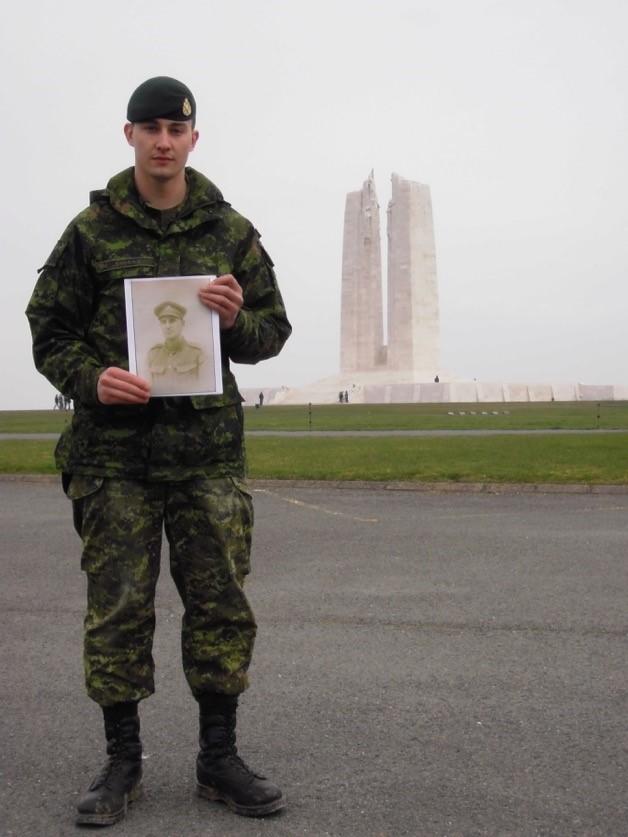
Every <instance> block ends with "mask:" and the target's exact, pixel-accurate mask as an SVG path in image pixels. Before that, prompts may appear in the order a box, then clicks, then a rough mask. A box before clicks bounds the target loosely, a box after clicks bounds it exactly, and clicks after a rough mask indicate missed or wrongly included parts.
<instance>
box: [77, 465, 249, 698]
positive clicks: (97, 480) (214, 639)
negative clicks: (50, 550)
mask: <svg viewBox="0 0 628 837" xmlns="http://www.w3.org/2000/svg"><path fill="white" fill-rule="evenodd" d="M67 494H68V496H69V497H70V498H71V499H72V500H73V506H74V521H75V526H76V529H77V531H78V533H79V535H80V536H81V539H82V541H83V555H82V559H81V567H82V569H83V570H84V571H85V573H86V575H87V612H86V616H85V646H84V661H85V679H86V684H87V692H88V694H89V696H90V697H91V698H92V699H93V700H95V701H96V702H97V703H99V704H100V705H101V706H109V705H111V704H114V703H119V702H122V701H131V700H133V701H136V700H141V699H142V698H145V697H148V696H149V695H151V694H152V693H153V691H154V676H153V674H154V663H153V657H152V645H153V633H154V628H155V607H154V601H155V587H156V584H157V578H158V576H159V565H160V556H161V541H162V530H164V529H165V533H166V537H167V539H168V543H169V546H170V572H171V575H172V578H173V579H174V582H175V584H176V587H177V590H178V591H179V595H180V596H181V600H182V602H183V606H184V614H183V621H182V657H183V669H184V671H185V675H186V678H187V680H188V683H189V685H190V688H191V690H192V693H193V694H194V696H195V697H197V698H198V697H200V696H201V695H203V694H205V693H207V692H222V693H225V694H238V693H240V692H241V691H243V690H244V689H245V688H246V687H247V685H248V679H247V669H248V667H249V663H250V660H251V654H252V651H253V643H254V640H255V632H256V625H255V619H254V616H253V613H252V611H251V607H250V605H249V603H248V601H247V599H246V596H245V595H244V592H243V589H242V586H243V582H244V578H245V576H246V575H247V573H248V572H249V568H250V565H249V555H250V546H251V529H252V525H253V506H252V502H251V497H250V495H249V494H248V492H247V491H246V489H245V488H244V486H243V484H242V482H241V481H240V480H237V479H234V478H229V477H225V478H218V479H198V480H189V481H185V482H163V483H160V482H153V483H149V482H141V481H136V480H119V479H107V478H102V477H86V476H80V475H75V476H73V477H72V478H71V481H70V483H69V486H68V488H67Z"/></svg>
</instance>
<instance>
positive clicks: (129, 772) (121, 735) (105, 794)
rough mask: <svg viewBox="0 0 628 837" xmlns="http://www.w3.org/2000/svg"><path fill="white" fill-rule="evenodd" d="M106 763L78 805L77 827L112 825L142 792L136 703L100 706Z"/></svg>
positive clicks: (140, 748)
mask: <svg viewBox="0 0 628 837" xmlns="http://www.w3.org/2000/svg"><path fill="white" fill-rule="evenodd" d="M103 714H104V716H105V735H106V737H107V755H108V756H109V759H108V760H107V763H106V764H105V766H104V767H103V769H102V770H101V772H100V773H99V775H98V776H97V777H96V778H95V779H94V781H93V782H92V783H91V785H90V786H89V790H88V791H87V793H86V794H85V796H84V797H83V799H81V801H80V802H79V804H78V806H77V808H78V816H77V818H76V824H77V825H113V823H114V822H118V820H121V819H122V817H124V815H125V814H126V808H127V804H128V803H129V802H132V801H133V800H135V799H137V798H138V797H139V796H140V795H141V792H142V744H141V742H140V719H139V717H138V714H137V703H120V704H117V705H116V706H106V707H103Z"/></svg>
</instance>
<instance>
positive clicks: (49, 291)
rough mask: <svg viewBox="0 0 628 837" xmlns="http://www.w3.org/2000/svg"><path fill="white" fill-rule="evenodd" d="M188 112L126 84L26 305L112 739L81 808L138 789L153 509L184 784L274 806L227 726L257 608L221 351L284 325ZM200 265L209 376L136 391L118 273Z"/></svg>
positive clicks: (99, 813)
mask: <svg viewBox="0 0 628 837" xmlns="http://www.w3.org/2000/svg"><path fill="white" fill-rule="evenodd" d="M195 115H196V105H195V101H194V97H193V96H192V93H191V92H190V90H189V89H188V88H187V87H186V86H185V85H183V84H182V83H181V82H179V81H177V80H175V79H172V78H167V77H157V78H152V79H149V80H148V81H146V82H144V83H143V84H142V85H140V87H138V88H137V90H135V92H134V93H133V94H132V96H131V98H130V101H129V104H128V110H127V119H128V122H127V124H126V125H125V126H124V133H125V136H126V139H127V141H128V143H129V145H130V146H131V147H132V148H133V150H134V155H135V166H134V167H133V168H130V169H128V170H126V171H123V172H121V173H120V174H117V175H115V176H114V177H113V178H112V179H111V180H110V181H109V183H108V185H107V188H106V189H104V190H102V191H99V192H93V193H92V195H91V203H90V206H89V207H88V208H87V209H85V210H84V211H83V212H81V213H80V214H79V215H78V216H77V217H76V218H75V219H74V220H73V221H72V222H71V223H70V225H69V226H68V228H67V229H66V231H65V232H64V234H63V236H62V237H61V239H60V240H59V242H58V244H57V245H56V247H55V248H54V250H53V252H52V254H51V255H50V257H49V258H48V261H47V262H46V264H45V266H44V267H43V268H42V271H41V274H40V276H39V279H38V282H37V284H36V287H35V290H34V292H33V295H32V298H31V300H30V302H29V305H28V308H27V312H26V313H27V316H28V319H29V322H30V326H31V331H32V334H33V355H34V359H35V364H36V366H37V368H38V369H39V370H40V371H41V372H42V373H43V374H44V375H45V376H46V377H47V378H48V379H49V380H50V382H51V383H52V384H53V385H54V386H55V387H56V388H57V389H58V390H60V391H61V392H62V393H63V394H64V395H65V396H67V397H69V398H72V399H73V401H74V405H75V414H74V418H73V421H72V425H71V428H70V429H69V430H68V431H67V432H65V433H64V434H63V435H62V437H61V439H60V441H59V444H58V446H57V451H56V458H57V465H58V467H59V468H60V470H61V471H62V478H63V485H64V488H65V491H66V493H67V495H68V497H70V498H71V500H72V502H73V513H74V523H75V527H76V529H77V531H78V533H79V535H80V537H81V539H82V542H83V554H82V560H81V566H82V569H83V570H84V571H85V573H86V575H87V582H88V590H87V599H88V600H87V612H86V616H85V645H84V662H85V676H86V684H87V692H88V694H89V696H90V697H91V698H92V699H93V700H95V701H96V702H97V703H98V704H99V705H100V706H101V707H102V710H103V715H104V724H105V735H106V741H107V753H108V756H109V759H108V761H107V763H106V765H105V768H104V769H103V771H102V772H101V774H100V775H99V776H98V777H97V778H96V779H95V780H94V782H93V783H92V785H91V786H90V788H89V790H88V792H87V794H86V796H85V797H84V798H83V799H82V800H81V801H80V803H79V805H78V817H77V823H79V824H96V825H108V824H111V823H114V822H116V821H118V820H119V819H121V818H122V817H123V816H124V814H125V812H126V805H127V802H129V801H131V800H133V799H135V798H136V797H137V796H138V795H139V792H140V789H141V772H142V768H141V752H142V748H141V743H140V739H139V728H140V727H139V717H138V711H137V707H138V703H139V701H140V700H142V699H144V698H146V697H148V696H149V695H151V694H152V692H153V691H154V682H153V659H152V654H151V650H152V640H153V630H154V624H155V612H154V594H155V585H156V582H157V576H158V572H159V559H160V552H161V537H162V529H163V528H164V527H165V532H166V535H167V538H168V542H169V546H170V570H171V574H172V577H173V579H174V581H175V584H176V586H177V589H178V591H179V594H180V596H181V599H182V601H183V605H184V616H183V626H182V655H183V667H184V671H185V675H186V677H187V680H188V683H189V685H190V688H191V690H192V693H193V695H194V697H195V698H196V700H197V701H198V704H199V708H200V736H199V737H200V752H199V754H198V758H197V768H196V769H197V780H198V792H199V793H200V794H201V795H202V796H204V797H206V798H208V799H214V800H221V801H223V802H225V803H226V804H227V805H228V806H229V807H230V808H232V809H233V810H234V811H235V812H236V813H239V814H244V815H248V816H264V815H266V814H269V813H272V812H273V811H276V810H278V809H279V808H281V807H282V806H283V799H282V795H281V791H280V790H279V789H278V788H277V787H275V786H274V785H273V784H271V782H269V781H268V780H267V779H265V778H263V777H261V776H258V775H257V774H255V773H254V772H253V771H252V770H250V769H249V768H248V767H247V766H246V765H245V764H244V763H243V762H242V760H241V759H240V757H239V756H238V755H237V750H236V744H235V725H236V707H237V701H238V695H239V694H240V693H241V692H242V691H243V690H244V689H245V688H246V687H247V685H248V680H247V669H248V667H249V663H250V660H251V654H252V650H253V641H254V638H255V632H256V625H255V620H254V617H253V613H252V612H251V608H250V606H249V603H248V601H247V599H246V597H245V595H244V592H243V582H244V579H245V576H246V575H247V573H248V571H249V552H250V545H251V529H252V523H253V510H252V504H251V497H250V495H249V493H248V492H247V489H246V485H245V483H244V482H243V480H244V476H245V466H244V454H243V422H242V408H241V400H242V399H241V397H240V395H239V393H238V390H237V387H236V382H235V379H234V377H233V374H232V372H231V371H230V368H229V359H231V360H234V361H236V362H239V363H256V362H257V361H260V360H263V359H264V358H268V357H272V356H273V355H276V354H277V353H278V352H279V351H280V350H281V348H282V346H283V344H284V342H285V341H286V339H287V338H288V336H289V335H290V331H291V327H290V324H289V322H288V320H287V318H286V313H285V310H284V306H283V302H282V299H281V295H280V292H279V289H278V287H277V283H276V280H275V275H274V273H273V269H272V266H273V263H272V261H271V260H270V257H269V256H268V255H267V253H266V252H265V250H264V249H263V247H262V246H261V244H260V241H259V235H258V233H257V231H256V230H255V229H254V227H253V226H252V225H251V224H250V223H249V222H248V221H247V220H246V219H245V218H243V217H242V216H241V215H239V214H238V213H237V212H235V211H234V210H233V209H232V208H231V207H230V205H229V204H228V203H226V202H225V201H224V200H223V198H222V195H221V193H220V192H219V191H218V189H217V188H216V187H215V186H214V185H213V184H212V183H210V181H209V180H207V179H206V178H205V177H204V176H203V175H201V174H199V173H198V172H196V171H195V170H194V169H191V168H186V161H187V158H188V155H189V153H190V152H191V151H192V150H193V149H194V146H195V145H196V142H197V140H198V131H197V130H196V129H195ZM198 274H204V275H215V276H217V277H218V278H217V279H215V280H214V281H213V282H211V283H210V282H208V283H207V285H206V286H204V287H203V288H202V289H201V291H200V292H199V297H200V299H201V301H202V302H203V304H204V305H206V306H207V307H208V308H210V309H212V310H214V311H217V312H218V315H219V318H220V328H221V347H222V361H223V365H222V375H223V394H222V395H214V396H192V397H176V398H151V384H150V382H149V381H146V380H144V379H143V378H141V377H138V376H137V375H134V374H132V373H130V372H129V371H128V358H127V345H126V324H125V306H124V289H123V288H124V282H123V280H124V279H125V278H127V277H151V276H185V275H198Z"/></svg>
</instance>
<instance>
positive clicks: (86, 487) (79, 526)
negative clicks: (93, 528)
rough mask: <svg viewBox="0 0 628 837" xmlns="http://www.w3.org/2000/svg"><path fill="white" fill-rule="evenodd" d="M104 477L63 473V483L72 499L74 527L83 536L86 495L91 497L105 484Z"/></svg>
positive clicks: (67, 494)
mask: <svg viewBox="0 0 628 837" xmlns="http://www.w3.org/2000/svg"><path fill="white" fill-rule="evenodd" d="M104 481H105V478H104V477H90V476H85V475H84V474H62V475H61V484H62V485H63V490H64V491H65V495H66V497H68V498H69V499H70V500H72V516H73V519H74V528H75V529H76V531H77V532H78V535H79V537H82V531H83V505H84V502H85V498H86V497H91V496H92V495H93V494H96V492H97V491H100V489H101V488H102V486H103V483H104Z"/></svg>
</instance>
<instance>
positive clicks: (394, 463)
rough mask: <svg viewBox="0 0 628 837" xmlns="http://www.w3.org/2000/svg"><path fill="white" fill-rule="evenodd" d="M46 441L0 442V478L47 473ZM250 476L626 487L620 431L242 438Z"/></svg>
mask: <svg viewBox="0 0 628 837" xmlns="http://www.w3.org/2000/svg"><path fill="white" fill-rule="evenodd" d="M54 446H55V442H54V441H52V440H51V441H39V440H34V441H31V440H28V441H26V440H16V441H0V473H20V474H35V473H40V474H48V473H54V471H55V469H54V462H53V451H54ZM247 451H248V457H249V472H250V476H251V477H252V478H257V479H262V478H265V479H316V480H385V481H395V480H404V481H405V480H408V481H420V482H440V481H450V482H451V481H454V482H534V483H575V482H582V483H591V484H610V483H615V484H625V483H628V433H626V434H624V433H616V434H610V433H609V434H605V433H600V434H599V435H590V434H589V435H582V436H580V435H569V436H526V435H522V436H482V437H476V438H473V437H450V438H442V437H440V438H425V437H419V438H417V437H413V438H408V437H405V438H404V437H370V438H364V437H355V436H353V437H352V436H347V437H346V438H335V437H330V438H325V437H311V438H307V437H297V438H289V437H288V438H286V437H278V438H271V437H249V438H248V440H247Z"/></svg>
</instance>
